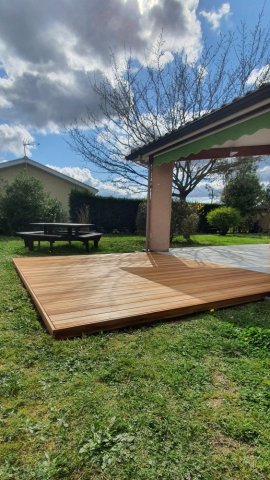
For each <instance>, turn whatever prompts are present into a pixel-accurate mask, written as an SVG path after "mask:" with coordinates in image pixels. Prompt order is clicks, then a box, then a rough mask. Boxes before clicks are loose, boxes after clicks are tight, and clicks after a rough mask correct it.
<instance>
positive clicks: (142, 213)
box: [136, 201, 147, 235]
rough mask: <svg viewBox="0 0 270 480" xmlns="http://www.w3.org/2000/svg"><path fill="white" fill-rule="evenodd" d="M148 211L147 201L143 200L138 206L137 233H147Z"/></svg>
mask: <svg viewBox="0 0 270 480" xmlns="http://www.w3.org/2000/svg"><path fill="white" fill-rule="evenodd" d="M146 212H147V203H146V202H145V201H144V202H141V203H140V204H139V206H138V212H137V216H136V233H137V234H138V235H145V232H146Z"/></svg>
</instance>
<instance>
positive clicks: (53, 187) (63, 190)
mask: <svg viewBox="0 0 270 480" xmlns="http://www.w3.org/2000/svg"><path fill="white" fill-rule="evenodd" d="M22 171H26V172H27V173H28V174H29V175H30V176H32V177H35V178H36V179H37V180H40V181H41V183H42V184H43V186H44V189H45V191H46V192H48V193H49V194H50V195H51V196H52V197H54V198H56V199H57V200H59V201H60V202H61V203H62V205H63V207H64V209H65V210H66V211H67V212H68V211H69V194H70V192H71V190H74V189H77V190H84V191H87V192H91V193H92V194H93V195H95V194H96V193H97V192H98V190H97V189H96V188H94V187H91V186H90V185H86V184H85V183H82V182H79V181H78V180H75V179H74V178H71V177H69V176H67V175H63V174H62V173H59V172H57V171H56V170H53V169H52V168H49V167H46V166H45V165H42V164H41V163H38V162H35V161H34V160H31V159H30V158H28V157H26V156H25V157H23V158H19V159H17V160H10V161H7V162H1V163H0V185H1V183H2V181H4V182H5V183H11V182H12V181H13V180H14V179H15V177H17V175H18V174H19V173H20V172H22Z"/></svg>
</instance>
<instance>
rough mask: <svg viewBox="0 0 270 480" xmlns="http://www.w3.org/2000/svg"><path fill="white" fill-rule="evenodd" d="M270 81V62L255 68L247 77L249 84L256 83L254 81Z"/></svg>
mask: <svg viewBox="0 0 270 480" xmlns="http://www.w3.org/2000/svg"><path fill="white" fill-rule="evenodd" d="M257 82H258V83H262V82H270V64H269V65H264V66H263V67H261V68H254V70H252V72H251V74H250V75H249V77H248V79H247V82H246V83H247V85H254V83H257Z"/></svg>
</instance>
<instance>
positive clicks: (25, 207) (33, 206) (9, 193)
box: [0, 172, 66, 234]
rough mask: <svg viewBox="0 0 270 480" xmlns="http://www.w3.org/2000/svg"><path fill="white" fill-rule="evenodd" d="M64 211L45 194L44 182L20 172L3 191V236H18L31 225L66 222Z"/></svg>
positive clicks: (0, 206)
mask: <svg viewBox="0 0 270 480" xmlns="http://www.w3.org/2000/svg"><path fill="white" fill-rule="evenodd" d="M65 218H66V217H65V215H64V210H63V207H62V205H61V203H60V202H58V200H56V199H54V198H52V197H50V195H49V194H47V193H46V192H45V191H44V187H43V185H42V183H41V182H40V181H39V180H37V179H36V178H34V177H31V176H29V175H28V174H27V172H23V173H20V174H19V175H18V176H17V177H16V178H15V179H14V181H13V182H12V183H10V184H8V185H7V186H6V187H4V188H3V189H2V192H1V196H0V222H1V230H2V231H3V232H4V233H11V234H12V233H15V232H16V231H18V230H21V229H24V228H25V227H28V225H29V223H31V222H40V221H57V220H58V221H60V220H64V219H65Z"/></svg>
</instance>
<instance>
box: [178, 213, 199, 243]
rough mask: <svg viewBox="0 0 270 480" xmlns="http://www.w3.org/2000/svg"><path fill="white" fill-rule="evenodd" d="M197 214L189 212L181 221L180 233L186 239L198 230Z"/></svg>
mask: <svg viewBox="0 0 270 480" xmlns="http://www.w3.org/2000/svg"><path fill="white" fill-rule="evenodd" d="M198 224H199V215H198V214H197V213H191V214H190V215H189V216H188V217H186V218H184V219H183V222H182V235H183V237H184V238H185V239H186V240H190V235H194V234H195V233H196V232H197V230H198Z"/></svg>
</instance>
